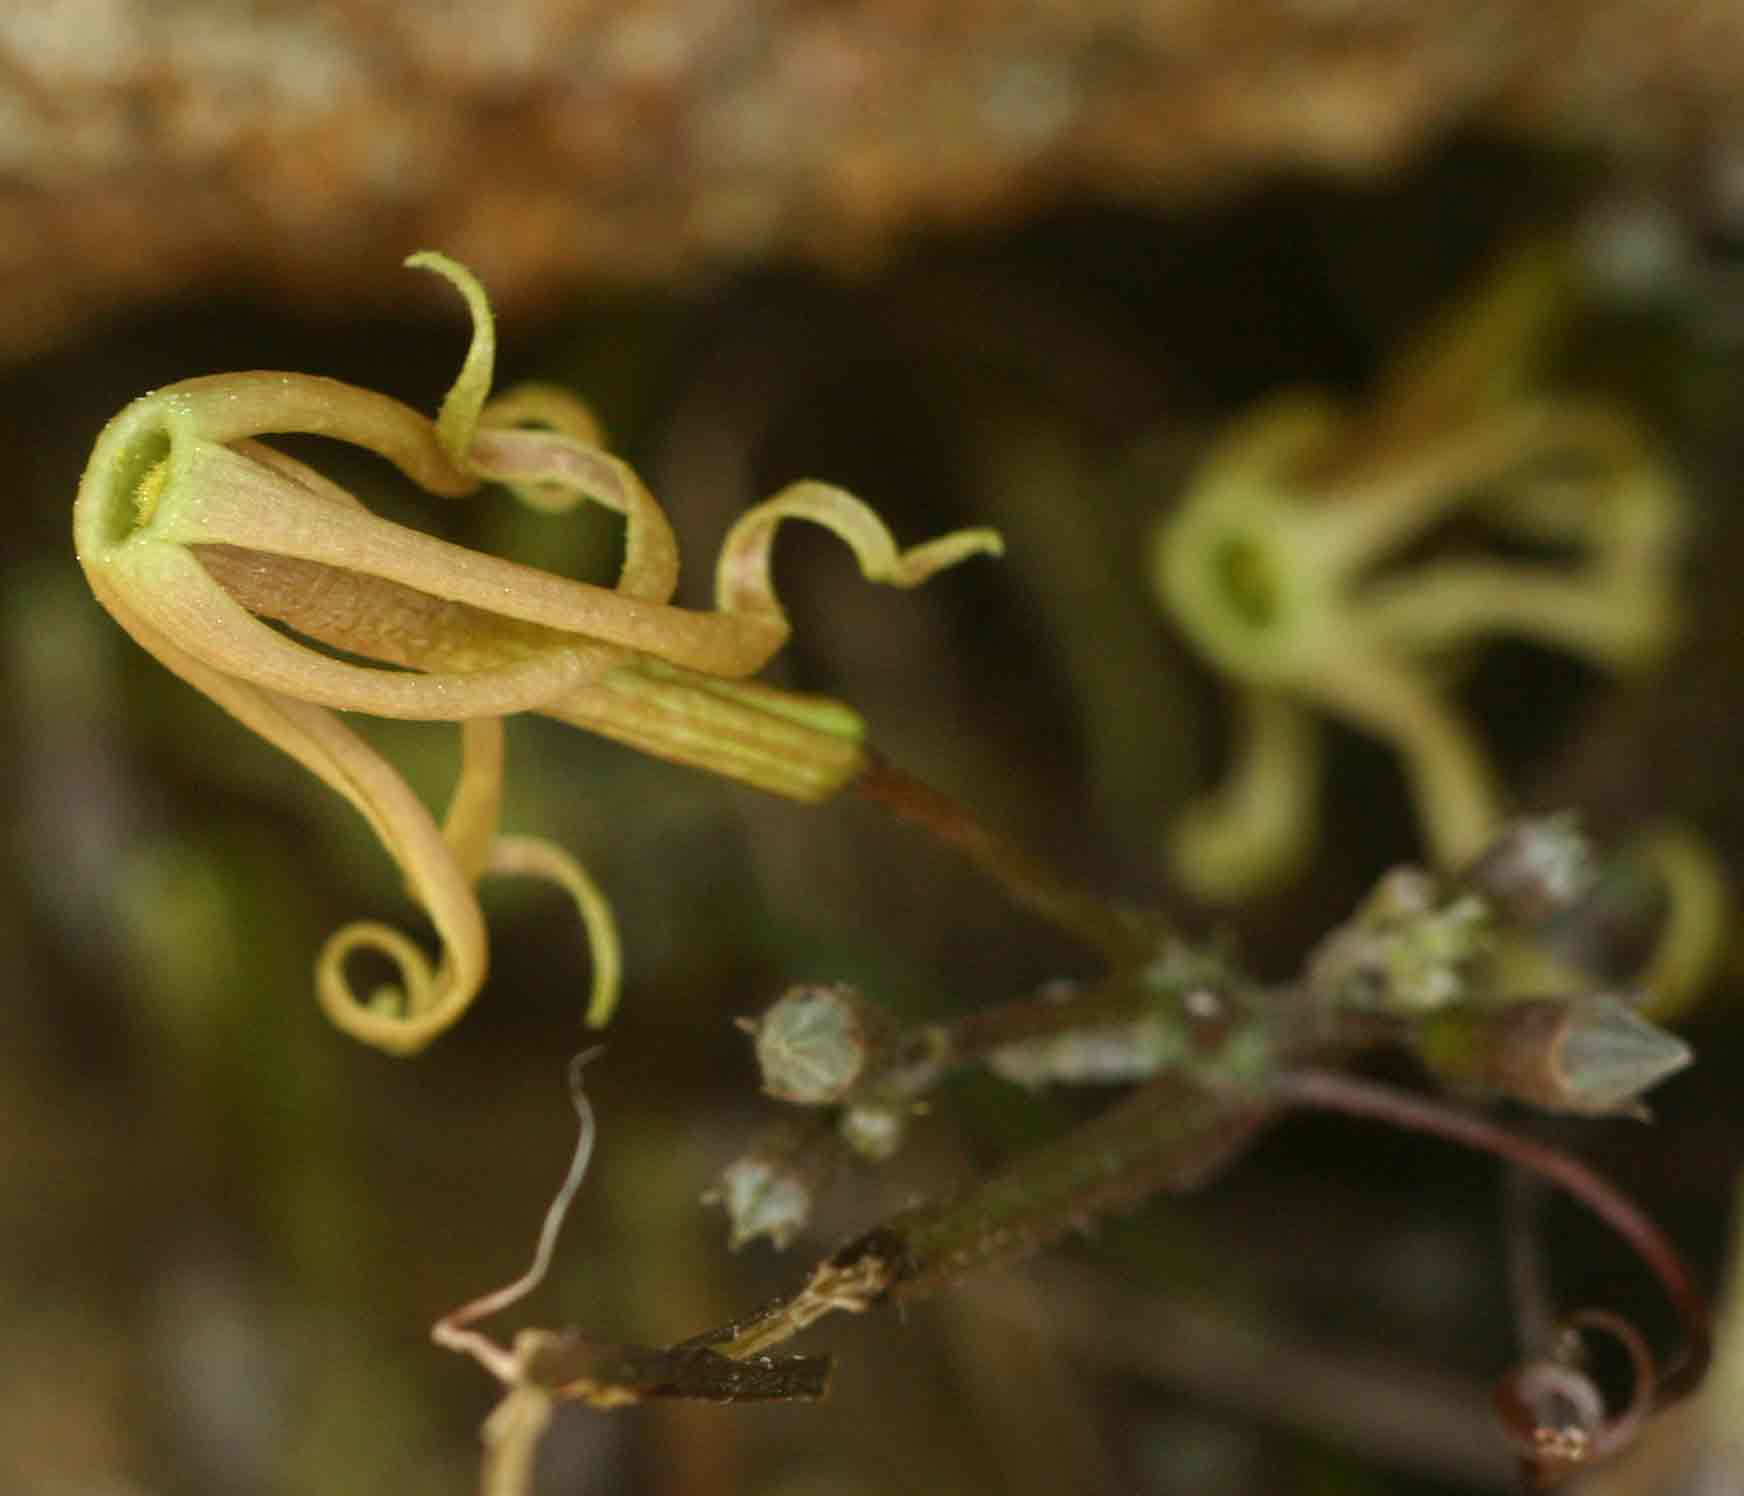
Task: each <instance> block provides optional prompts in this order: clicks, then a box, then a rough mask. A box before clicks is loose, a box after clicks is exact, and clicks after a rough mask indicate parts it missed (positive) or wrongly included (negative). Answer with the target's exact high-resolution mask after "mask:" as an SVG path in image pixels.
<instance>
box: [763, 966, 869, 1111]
mask: <svg viewBox="0 0 1744 1496" xmlns="http://www.w3.org/2000/svg"><path fill="white" fill-rule="evenodd" d="M748 1027H749V1029H750V1031H751V1032H752V1033H753V1034H755V1036H756V1040H757V1068H758V1069H759V1070H760V1071H761V1072H762V1075H763V1089H764V1091H765V1092H767V1093H768V1094H769V1095H771V1096H773V1097H775V1098H776V1100H778V1101H791V1102H793V1103H794V1104H795V1105H798V1106H829V1105H831V1104H833V1103H835V1102H838V1101H843V1100H845V1099H846V1098H847V1097H848V1096H849V1095H850V1094H851V1093H852V1092H853V1091H855V1090H856V1089H858V1088H859V1087H860V1086H861V1084H862V1083H863V1082H864V1081H865V1080H866V1078H867V1076H868V1075H869V1074H870V1072H871V1070H872V1068H873V1066H874V1064H875V1062H876V1060H877V1058H878V1055H879V1053H880V1051H882V1050H883V1049H884V1048H885V1047H886V1043H887V1041H888V1040H889V1039H890V1038H891V1037H892V1036H893V1035H894V1033H895V1031H896V1024H895V1021H894V1020H893V1019H892V1018H891V1016H890V1014H889V1013H888V1012H886V1011H885V1010H884V1009H883V1008H881V1007H879V1006H878V1005H877V1004H876V1003H873V1002H870V1001H868V1000H867V999H866V998H864V997H862V996H861V995H860V993H858V992H857V991H855V989H854V988H852V987H849V986H846V985H844V984H842V983H835V984H831V985H819V986H799V987H791V988H789V989H788V990H787V992H785V993H784V994H782V996H781V997H780V998H778V999H777V1000H776V1001H775V1003H774V1004H773V1005H772V1006H771V1007H770V1008H769V1009H768V1010H767V1011H766V1012H765V1013H764V1014H763V1016H762V1017H761V1018H758V1019H754V1020H752V1021H751V1023H750V1024H749V1025H748Z"/></svg>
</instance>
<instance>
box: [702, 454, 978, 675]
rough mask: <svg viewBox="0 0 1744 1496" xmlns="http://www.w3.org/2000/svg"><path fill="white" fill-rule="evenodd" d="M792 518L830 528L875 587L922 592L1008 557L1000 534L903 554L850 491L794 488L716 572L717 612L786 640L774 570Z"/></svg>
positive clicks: (741, 521)
mask: <svg viewBox="0 0 1744 1496" xmlns="http://www.w3.org/2000/svg"><path fill="white" fill-rule="evenodd" d="M789 519H805V520H810V521H811V522H812V523H813V524H814V525H822V526H823V527H824V528H825V529H826V530H828V531H830V532H831V534H833V535H835V536H836V538H837V539H839V540H841V541H843V542H844V543H845V544H846V545H847V546H848V548H849V549H850V550H852V551H853V553H854V559H855V560H856V561H858V562H859V563H860V572H861V575H862V576H864V577H865V578H866V580H867V581H869V582H884V583H887V584H888V585H890V586H892V587H918V586H919V585H920V584H921V583H922V582H924V581H926V579H927V578H928V577H930V576H932V575H933V574H934V573H936V572H939V571H943V570H944V569H945V568H946V567H948V566H955V565H956V564H957V563H958V562H959V561H962V560H964V559H966V558H967V557H969V556H975V555H988V556H997V555H999V554H1001V553H1002V552H1003V550H1004V542H1003V541H1002V540H1001V539H1000V537H999V532H998V531H996V530H958V531H956V532H955V533H953V534H950V535H942V536H940V537H939V538H938V539H937V540H931V541H928V542H927V543H926V544H924V545H917V546H911V547H910V548H909V549H908V550H906V551H902V550H898V549H897V546H896V541H895V538H894V537H893V536H892V535H891V533H890V530H889V528H888V527H887V526H886V525H885V523H884V521H883V520H881V519H879V518H878V516H877V514H876V513H874V512H873V510H872V509H871V508H870V507H869V506H868V505H866V504H864V503H862V502H861V501H860V500H859V499H857V498H855V497H854V496H853V495H852V494H851V493H849V492H848V491H847V490H846V489H841V488H835V487H832V486H831V485H830V484H828V483H816V482H812V481H809V480H807V481H803V482H799V483H792V484H789V485H788V486H787V487H786V488H784V489H782V490H781V492H780V493H778V494H776V495H775V496H774V497H773V498H768V499H765V500H764V501H763V502H762V503H761V504H758V505H756V506H755V507H754V508H752V509H749V510H747V511H746V512H745V513H744V514H742V515H740V516H739V518H738V520H737V521H736V522H735V523H734V525H733V527H732V529H731V530H729V531H728V532H727V538H726V540H725V541H723V542H722V544H721V555H720V560H719V562H718V563H717V564H716V567H715V603H716V606H718V607H719V608H720V610H721V611H722V612H723V613H727V614H730V615H733V616H735V617H737V618H742V619H745V620H748V621H749V620H755V621H759V622H765V623H767V624H769V625H770V626H771V627H772V628H773V629H774V630H775V631H777V637H778V638H779V639H780V640H783V641H785V640H786V638H787V635H788V631H789V625H788V621H787V613H786V611H785V610H784V609H783V608H782V606H781V601H780V599H779V598H777V597H776V595H775V580H774V577H773V575H772V573H771V563H772V561H773V559H774V557H773V552H774V547H775V533H776V531H777V530H779V529H780V528H781V524H782V522H783V521H784V520H789ZM777 647H779V646H777Z"/></svg>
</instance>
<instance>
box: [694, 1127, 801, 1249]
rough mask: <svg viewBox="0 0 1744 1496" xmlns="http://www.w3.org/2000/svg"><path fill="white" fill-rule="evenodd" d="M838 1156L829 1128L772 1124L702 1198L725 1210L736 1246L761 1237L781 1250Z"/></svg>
mask: <svg viewBox="0 0 1744 1496" xmlns="http://www.w3.org/2000/svg"><path fill="white" fill-rule="evenodd" d="M833 1157H834V1154H833V1145H832V1143H831V1140H830V1137H829V1134H828V1133H823V1134H819V1133H818V1132H817V1131H816V1130H815V1129H813V1128H811V1127H798V1126H793V1125H786V1124H784V1125H782V1126H779V1127H775V1128H772V1129H770V1130H769V1131H768V1132H767V1133H765V1134H763V1135H762V1136H761V1137H760V1138H758V1140H757V1141H756V1142H755V1143H754V1144H753V1145H752V1146H751V1147H750V1148H749V1149H748V1150H747V1151H746V1152H745V1153H743V1154H741V1155H740V1156H739V1157H738V1158H735V1159H734V1160H733V1161H732V1162H731V1163H730V1164H728V1165H727V1166H726V1168H724V1169H722V1170H721V1173H720V1177H719V1178H718V1179H717V1180H716V1181H715V1183H714V1186H713V1187H712V1188H711V1189H709V1190H708V1191H707V1193H705V1194H704V1195H703V1197H702V1199H703V1203H704V1204H705V1205H718V1206H720V1207H721V1209H723V1210H724V1211H726V1213H727V1226H728V1237H727V1245H728V1246H729V1247H730V1248H731V1249H732V1250H733V1251H735V1252H736V1251H738V1250H739V1248H740V1247H742V1246H744V1245H745V1243H746V1242H750V1241H755V1240H756V1239H757V1238H758V1237H759V1236H766V1237H768V1238H769V1240H770V1242H771V1243H773V1244H774V1246H775V1248H776V1250H777V1251H779V1250H781V1249H782V1248H783V1247H785V1246H786V1245H787V1244H788V1243H789V1242H790V1241H792V1240H793V1238H794V1237H795V1236H796V1235H798V1234H799V1232H800V1231H802V1230H803V1229H804V1228H805V1225H806V1223H807V1222H808V1221H809V1220H810V1219H811V1212H812V1207H813V1206H814V1205H815V1204H816V1203H817V1197H818V1195H819V1194H820V1193H821V1191H822V1189H823V1185H824V1183H825V1181H826V1180H827V1178H828V1177H829V1173H830V1168H831V1163H832V1161H833Z"/></svg>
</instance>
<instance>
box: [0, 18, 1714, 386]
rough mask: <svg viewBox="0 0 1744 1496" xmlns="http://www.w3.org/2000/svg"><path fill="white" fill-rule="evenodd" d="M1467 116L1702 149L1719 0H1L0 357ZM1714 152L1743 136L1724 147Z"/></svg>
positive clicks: (1704, 167)
mask: <svg viewBox="0 0 1744 1496" xmlns="http://www.w3.org/2000/svg"><path fill="white" fill-rule="evenodd" d="M1462 126H1478V127H1486V128H1492V129H1497V130H1502V131H1508V132H1516V133H1521V132H1523V133H1527V134H1530V135H1533V136H1535V137H1539V138H1548V139H1554V140H1578V141H1590V142H1596V143H1598V144H1599V145H1601V146H1602V147H1605V148H1609V149H1614V150H1618V151H1625V152H1630V153H1635V154H1644V155H1646V156H1649V157H1651V158H1654V159H1656V160H1658V161H1660V162H1661V163H1669V164H1670V165H1672V166H1673V167H1674V168H1679V169H1681V168H1686V167H1688V166H1690V164H1691V163H1696V164H1697V168H1698V169H1699V170H1701V171H1704V172H1707V173H1710V174H1713V173H1718V174H1721V175H1723V174H1724V171H1723V168H1724V163H1725V162H1726V161H1727V160H1728V159H1734V158H1732V157H1731V156H1730V155H1729V152H1730V151H1735V150H1736V149H1737V147H1736V146H1735V145H1734V144H1733V142H1738V141H1744V6H1740V5H1738V4H1737V3H1736V0H1251V3H1242V4H1230V3H1228V0H1005V3H972V4H945V3H941V0H844V3H832V4H815V3H812V4H798V3H786V4H782V3H776V0H591V3H590V0H419V3H410V0H407V3H394V0H327V3H319V0H0V271H3V277H0V286H3V287H4V290H3V291H0V357H17V356H20V355H23V354H25V353H28V352H30V351H31V350H33V349H37V348H41V347H43V346H46V345H48V344H51V343H53V342H55V341H57V340H58V339H60V338H62V337H64V336H66V335H67V334H68V333H69V332H72V331H74V330H76V329H77V327H78V326H79V325H81V324H83V323H86V322H89V321H90V320H91V319H92V318H93V317H95V316H97V315H100V314H101V313H102V312H104V311H105V310H106V309H110V308H115V307H118V306H124V305H125V304H127V303H129V302H132V301H136V300H139V299H143V298H147V297H155V296H161V295H164V294H173V293H176V292H179V291H185V290H190V289H194V288H200V289H214V288H236V289H243V290H247V291H256V292H260V293H262V294H270V295H273V296H275V297H282V298H285V299H287V300H289V301H290V302H291V303H292V304H293V305H301V306H307V307H308V308H310V309H311V310H312V311H320V312H324V313H326V314H327V315H331V316H339V315H343V314H344V313H345V312H346V311H348V310H350V309H354V308H356V307H358V306H360V305H364V304H370V305H373V306H374V307H375V308H376V309H377V310H379V309H380V307H381V305H382V304H383V303H384V302H387V301H390V300H392V299H396V298H400V297H404V296H407V295H411V294H426V293H428V294H434V288H428V287H419V288H417V289H416V290H415V291H413V290H408V289H407V283H408V281H409V279H410V278H407V277H401V276H398V275H397V274H395V267H396V266H397V264H398V261H399V260H400V258H401V257H402V256H403V255H404V254H405V253H406V252H408V251H409V250H410V249H413V248H416V247H421V246H432V247H440V248H442V249H444V250H446V251H448V252H449V253H451V254H454V255H457V256H460V257H461V258H463V259H464V260H466V261H467V262H468V263H469V264H471V265H472V266H473V268H475V269H476V270H477V271H478V272H479V273H480V275H481V276H482V277H483V278H484V280H485V282H486V284H488V285H489V286H490V287H491V290H492V294H493V296H494V297H495V298H497V299H498V301H499V302H500V304H501V305H502V306H503V307H504V309H505V310H506V311H507V312H508V313H510V314H511V315H512V314H514V313H515V312H516V311H517V310H519V311H522V312H525V311H529V310H533V309H535V308H537V307H538V306H540V305H544V304H549V302H550V300H551V299H552V298H553V297H555V296H557V295H560V294H562V293H564V292H567V291H569V290H572V289H574V288H575V287H577V286H581V285H593V286H599V285H605V284H624V283H647V282H662V283H672V282H675V281H678V280H681V279H684V278H687V277H694V276H697V275H699V274H706V273H708V272H710V271H712V270H717V269H720V268H724V267H730V266H732V265H735V264H741V263H745V262H748V261H752V260H763V259H769V258H772V257H778V256H790V257H795V258H798V259H803V260H810V261H815V262H820V263H824V264H828V265H831V266H833V267H846V268H854V267H859V266H864V265H867V264H875V263H876V262H877V260H878V259H879V258H880V257H881V256H883V255H885V254H886V253H888V252H889V251H890V250H892V249H893V248H894V247H896V246H898V245H900V244H901V243H902V242H903V240H904V238H905V236H908V235H911V234H912V233H913V232H914V231H916V230H917V229H920V228H923V227H929V226H930V227H938V228H946V229H948V228H952V227H958V226H968V225H974V226H980V225H992V224H998V223H1000V222H1007V221H1011V220H1014V219H1016V218H1019V217H1021V216H1023V215H1024V214H1026V213H1028V212H1031V211H1033V210H1035V209H1037V208H1039V207H1041V206H1044V205H1046V204H1048V203H1051V202H1056V201H1060V200H1063V199H1068V198H1072V197H1085V196H1094V197H1098V198H1104V199H1114V200H1121V201H1128V202H1139V203H1150V204H1168V203H1174V202H1179V201H1182V200H1185V199H1189V198H1193V197H1196V196H1203V195H1205V194H1207V193H1215V192H1222V191H1228V190H1230V189H1232V188H1234V187H1236V186H1239V185H1240V184H1242V183H1243V182H1246V181H1249V180H1251V179H1252V178H1254V177H1255V176H1256V175H1258V174H1261V173H1266V172H1271V171H1277V170H1283V169H1291V168H1309V169H1319V170H1332V171H1336V172H1340V173H1346V174H1352V175H1376V174H1380V173H1383V172H1385V171H1387V170H1388V169H1389V168H1392V167H1394V166H1396V165H1398V164H1400V163H1402V162H1405V161H1407V160H1409V159H1410V158H1412V157H1413V156H1414V155H1416V154H1417V153H1419V152H1421V151H1422V150H1423V149H1424V148H1425V147H1426V146H1428V145H1429V144H1431V143H1433V142H1434V141H1436V140H1437V139H1438V138H1441V137H1443V136H1445V135H1446V134H1447V133H1448V132H1450V131H1452V130H1454V129H1456V128H1459V127H1462ZM1734 164H1736V163H1735V159H1734Z"/></svg>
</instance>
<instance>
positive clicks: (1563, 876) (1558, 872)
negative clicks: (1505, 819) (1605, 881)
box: [1462, 814, 1598, 929]
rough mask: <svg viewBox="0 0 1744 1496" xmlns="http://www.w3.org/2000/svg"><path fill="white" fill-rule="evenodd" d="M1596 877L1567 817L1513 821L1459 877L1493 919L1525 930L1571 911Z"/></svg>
mask: <svg viewBox="0 0 1744 1496" xmlns="http://www.w3.org/2000/svg"><path fill="white" fill-rule="evenodd" d="M1597 878H1598V868H1597V865H1596V864H1595V863H1594V861H1593V852H1592V847H1591V846H1590V845H1589V843H1588V842H1587V839H1586V837H1585V836H1584V835H1583V834H1582V832H1581V829H1580V823H1579V822H1578V821H1577V820H1576V818H1575V817H1574V816H1572V815H1567V814H1564V815H1553V816H1541V817H1539V818H1537V819H1534V820H1526V821H1516V822H1514V823H1513V824H1512V825H1511V826H1509V827H1508V828H1507V829H1506V830H1504V831H1503V832H1502V834H1501V835H1500V836H1498V837H1497V838H1496V839H1495V840H1494V841H1492V842H1491V843H1490V845H1489V846H1488V847H1486V848H1485V849H1484V851H1483V852H1481V853H1480V854H1479V855H1478V857H1477V859H1476V860H1475V861H1474V862H1473V863H1472V864H1471V865H1470V866H1469V867H1468V868H1466V870H1465V872H1464V874H1463V875H1462V879H1463V881H1464V882H1465V884H1466V885H1467V886H1468V887H1470V888H1472V889H1473V890H1475V891H1476V892H1477V893H1480V894H1482V895H1483V897H1484V898H1485V899H1487V900H1489V902H1490V904H1491V906H1492V907H1493V908H1494V909H1495V911H1496V913H1497V915H1498V917H1499V918H1501V919H1503V920H1505V921H1506V922H1507V923H1509V924H1512V925H1519V926H1523V927H1525V928H1528V929H1530V928H1531V927H1533V926H1535V925H1541V924H1543V923H1545V921H1547V920H1549V919H1552V918H1554V917H1555V916H1556V915H1558V914H1561V913H1562V912H1563V911H1565V910H1567V909H1571V908H1573V907H1574V905H1576V904H1577V903H1579V902H1580V901H1581V900H1582V899H1584V898H1585V897H1586V896H1587V894H1588V893H1589V892H1591V891H1592V887H1593V884H1594V883H1595V882H1596V881H1597Z"/></svg>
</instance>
